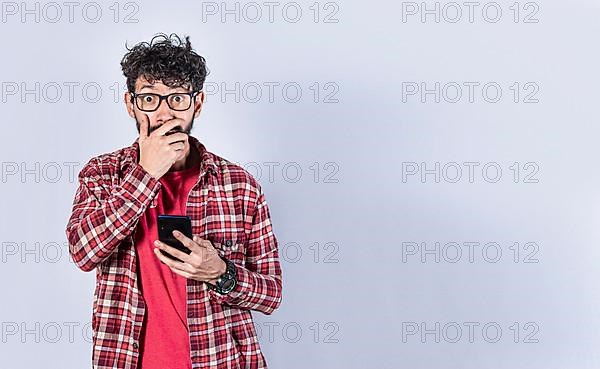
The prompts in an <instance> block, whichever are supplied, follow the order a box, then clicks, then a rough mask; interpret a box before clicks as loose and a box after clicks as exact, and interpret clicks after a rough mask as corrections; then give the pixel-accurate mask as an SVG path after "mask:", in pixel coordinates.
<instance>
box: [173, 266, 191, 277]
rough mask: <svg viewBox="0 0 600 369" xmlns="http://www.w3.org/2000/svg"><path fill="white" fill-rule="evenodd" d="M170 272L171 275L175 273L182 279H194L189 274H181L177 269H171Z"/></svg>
mask: <svg viewBox="0 0 600 369" xmlns="http://www.w3.org/2000/svg"><path fill="white" fill-rule="evenodd" d="M171 270H172V271H173V273H175V274H177V275H180V276H182V277H184V278H187V279H194V277H193V276H192V275H191V274H190V273H186V272H182V271H180V270H178V269H173V268H171Z"/></svg>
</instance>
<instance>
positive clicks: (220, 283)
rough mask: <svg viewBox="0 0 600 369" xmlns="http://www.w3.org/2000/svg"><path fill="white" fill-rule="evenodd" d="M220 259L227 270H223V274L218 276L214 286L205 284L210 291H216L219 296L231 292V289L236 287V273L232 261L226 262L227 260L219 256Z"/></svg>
mask: <svg viewBox="0 0 600 369" xmlns="http://www.w3.org/2000/svg"><path fill="white" fill-rule="evenodd" d="M221 259H223V261H224V262H225V264H226V265H227V269H225V273H223V274H221V275H220V276H219V278H217V281H216V282H215V284H214V285H212V284H210V283H206V285H207V286H208V288H210V289H211V290H213V291H217V292H218V293H220V294H221V295H225V294H227V293H229V292H231V291H233V289H234V288H235V286H236V285H237V272H236V269H235V264H234V263H233V261H231V260H228V259H226V258H224V257H223V256H221Z"/></svg>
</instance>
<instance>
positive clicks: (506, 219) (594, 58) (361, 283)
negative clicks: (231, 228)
mask: <svg viewBox="0 0 600 369" xmlns="http://www.w3.org/2000/svg"><path fill="white" fill-rule="evenodd" d="M36 4H37V5H36ZM436 4H438V5H437V6H438V7H439V8H438V9H439V12H436V11H435V9H436ZM1 6H2V9H1V10H2V13H1V16H2V22H1V23H0V32H1V35H2V36H3V37H2V46H1V48H2V51H1V55H2V57H1V58H0V81H1V83H2V85H1V88H2V89H1V93H2V95H1V96H0V98H1V99H2V104H1V111H0V112H1V114H0V115H1V119H2V121H3V124H2V134H1V136H0V137H1V144H0V158H1V164H2V167H1V170H2V173H0V174H1V178H2V181H1V183H0V189H1V192H0V203H1V204H2V209H3V211H1V212H0V224H2V226H0V227H1V228H0V229H1V233H0V240H1V242H2V249H1V250H2V253H1V255H0V256H1V258H2V259H1V267H0V281H2V282H0V283H1V286H2V303H1V304H0V321H1V324H2V326H1V332H0V333H1V343H0V367H2V368H15V367H22V368H35V367H42V366H43V367H45V368H84V367H89V365H90V359H91V338H90V335H91V330H90V328H89V321H90V317H91V307H92V305H91V304H92V295H93V287H94V278H95V276H94V273H89V274H86V273H83V272H81V271H80V270H78V269H77V268H76V267H75V266H74V264H73V263H72V262H71V261H70V258H69V255H68V248H67V245H66V238H65V235H64V230H65V226H66V222H67V219H68V217H69V215H70V211H71V203H72V200H73V195H74V193H75V189H76V187H77V181H76V175H77V173H78V172H79V170H80V169H81V168H82V166H83V164H85V163H86V162H87V160H89V158H91V157H92V156H96V155H99V154H101V153H105V152H109V151H113V150H116V149H118V148H121V147H124V146H127V145H129V144H131V143H132V142H133V141H134V140H135V138H136V136H137V131H136V129H135V122H133V121H132V120H131V119H130V118H129V116H128V115H127V114H126V111H125V108H124V106H123V104H122V102H121V101H120V99H121V96H122V92H121V90H122V89H124V88H125V80H124V78H123V77H122V74H121V71H120V67H119V61H120V59H121V57H122V56H123V54H124V53H125V48H124V44H125V41H127V42H128V43H129V45H133V44H134V43H136V42H139V41H143V40H149V39H150V38H151V36H152V35H153V34H155V33H157V32H166V33H170V32H176V33H178V34H189V35H190V36H191V41H192V44H193V46H194V47H195V49H196V50H197V51H198V52H199V53H200V54H202V55H204V56H205V57H206V58H207V61H208V67H209V69H210V71H211V74H210V75H209V77H208V80H207V83H208V85H207V86H210V88H211V89H212V90H211V91H210V95H209V96H208V101H207V104H206V106H205V110H204V112H203V114H202V115H201V117H200V118H199V119H198V120H197V121H196V126H195V129H194V131H193V134H194V135H195V136H196V137H198V138H199V139H200V140H201V141H203V142H204V143H205V144H206V146H207V147H208V148H209V150H211V151H213V152H215V153H217V154H219V155H222V156H224V157H226V158H228V159H230V160H232V161H234V162H238V163H241V164H244V165H246V167H247V168H248V169H249V170H251V172H253V173H255V174H256V175H257V178H258V179H259V181H260V182H261V183H262V185H263V186H264V188H265V191H266V194H267V199H268V202H269V204H270V208H271V215H272V217H273V224H274V230H275V233H276V235H277V237H278V240H279V242H280V247H281V252H282V267H283V273H284V281H285V284H284V301H283V304H282V306H281V308H280V309H279V310H278V311H276V312H275V313H274V314H273V315H271V316H264V315H262V314H260V313H256V314H254V316H255V320H256V325H257V327H258V330H259V332H261V337H260V340H261V343H262V347H263V349H264V351H265V355H266V358H267V361H268V363H269V365H270V367H271V368H275V369H277V368H286V369H295V368H329V369H331V368H356V369H362V368H412V369H416V368H462V369H469V368H473V369H475V368H477V369H480V368H511V369H515V368H544V369H551V368H579V369H583V368H598V367H599V366H600V357H599V354H598V350H597V347H598V345H600V333H599V332H600V315H599V314H598V310H599V309H598V297H599V293H600V289H599V287H598V282H597V281H598V280H599V279H600V268H599V266H598V265H599V263H598V256H600V252H599V251H598V243H599V241H600V231H599V228H598V224H599V223H600V195H599V193H600V192H599V188H600V169H598V167H597V157H598V155H599V154H600V152H599V151H600V148H599V147H598V144H597V143H598V136H599V134H600V129H599V128H598V124H597V122H598V106H599V105H598V101H599V98H600V93H599V92H598V82H599V80H600V72H599V71H598V65H599V62H600V53H599V52H598V48H597V36H598V34H599V31H600V29H599V28H600V27H599V24H600V22H599V21H598V20H599V15H600V3H598V2H597V1H589V0H588V1H584V0H578V1H571V2H564V1H556V0H547V1H543V2H541V1H537V2H526V1H523V2H517V3H515V1H514V0H511V1H498V2H492V3H489V2H474V3H467V4H465V3H463V2H458V3H451V2H438V3H436V2H434V1H427V2H425V3H421V2H420V1H419V2H415V3H411V2H394V1H375V2H365V1H355V0H347V1H339V2H327V1H323V2H316V3H315V1H314V0H311V1H296V2H277V3H275V4H274V5H271V6H273V8H272V9H273V19H272V22H271V21H270V20H269V14H268V12H269V5H268V4H264V3H263V2H258V3H250V5H248V3H246V2H241V3H238V5H237V6H238V8H237V9H239V12H237V16H239V22H236V19H235V16H236V10H235V9H236V3H235V2H232V1H228V2H227V3H221V2H220V1H219V2H193V1H179V2H173V3H166V2H157V1H153V2H149V1H148V2H146V1H145V2H137V3H136V2H119V3H114V2H112V1H111V2H108V1H107V2H96V3H92V2H89V3H88V2H81V3H77V5H75V7H74V8H73V15H72V22H71V21H70V19H69V7H68V6H67V5H65V4H64V3H46V2H39V3H36V2H26V3H21V2H2V3H1ZM36 7H37V8H36ZM98 8H100V9H101V11H102V13H101V14H99V13H97V12H96V10H97V9H98ZM225 8H227V9H232V10H233V13H227V12H225ZM257 8H259V9H260V10H261V11H262V17H261V18H260V19H258V20H257V21H256V22H253V20H255V18H256V15H257V13H256V9H257ZM284 8H285V9H286V11H287V13H286V14H285V15H283V14H282V11H283V10H284ZM298 8H300V9H301V11H302V13H301V15H300V16H299V17H298V16H297V15H296V12H295V10H296V9H298ZM425 8H426V9H430V10H431V9H433V10H434V11H433V13H428V12H427V11H426V9H425ZM498 8H499V9H501V12H502V13H501V14H499V13H497V12H496V11H497V9H498ZM28 9H29V11H28ZM117 9H118V10H119V11H118V12H117ZM316 9H319V12H318V13H317V12H316ZM470 9H471V10H472V11H473V13H472V18H470V14H469V11H470ZM484 9H485V10H484ZM517 9H518V11H517ZM57 10H60V11H61V14H60V16H59V14H58V13H57ZM457 10H460V11H461V12H462V17H461V18H460V19H457V18H458V13H457ZM482 12H483V14H482ZM82 13H83V14H82ZM436 13H437V16H439V22H436V19H435V18H436ZM422 16H423V17H425V18H424V20H423V19H422ZM36 17H37V18H38V19H36ZM221 17H225V19H224V21H223V20H222V19H221ZM296 20H297V21H296ZM455 20H456V21H455ZM115 21H116V22H115ZM236 83H239V88H238V92H239V93H240V96H239V101H236V97H235V95H234V94H227V93H223V90H235V89H236ZM270 83H275V84H278V85H275V87H274V94H273V95H272V101H270V99H269V88H268V86H269V85H270ZM436 83H439V86H440V87H439V89H438V92H439V102H436V96H435V94H434V93H426V92H424V90H425V89H428V90H433V91H435V88H436ZM286 84H287V86H288V89H287V90H286V92H285V93H283V92H282V87H283V86H284V85H286ZM69 86H73V87H72V88H73V89H72V90H70V89H69ZM256 86H260V92H261V94H262V95H261V97H260V98H258V99H255V97H256V91H257V90H256ZM415 86H416V87H418V91H414V90H412V89H413V88H414V87H415ZM457 86H458V87H459V88H460V92H461V96H460V97H459V98H456V99H455V97H456V96H457V95H456V93H457ZM469 86H472V88H473V90H472V91H471V92H472V95H471V96H469V93H470V89H469ZM484 86H485V89H484ZM294 87H296V88H298V87H299V90H300V91H301V96H300V97H299V98H298V99H297V101H295V102H293V100H294V99H295V95H296V93H295V90H294ZM498 89H500V91H501V95H500V96H498V97H497V93H496V92H497V91H498ZM71 92H72V93H71ZM316 92H318V94H316ZM57 93H59V95H57ZM98 93H100V94H101V95H98ZM494 99H496V100H497V101H496V102H491V101H493V100H494ZM256 100H257V101H256ZM454 100H458V101H456V102H452V101H454ZM536 101H537V102H536ZM271 162H275V163H277V164H269V163H271ZM315 163H316V164H315ZM411 163H416V167H415V166H414V164H411ZM421 163H424V164H423V165H424V167H422V168H421ZM436 163H439V170H437V171H436V170H435V168H436ZM453 163H454V164H453ZM465 163H467V164H465ZM468 163H472V164H468ZM515 163H517V164H515ZM271 166H273V168H274V169H275V170H274V172H273V175H272V176H270V175H269V168H270V167H271ZM284 167H286V168H288V172H287V176H286V175H285V174H283V173H282V168H284ZM297 167H299V168H300V169H301V171H302V172H301V176H300V177H299V178H298V179H297V181H296V180H293V177H295V174H296V173H295V169H294V168H297ZM484 167H485V168H486V171H485V172H482V169H483V168H484ZM317 168H318V170H317ZM415 168H416V170H413V169H415ZM457 168H459V169H460V170H461V176H460V177H457V171H456V169H457ZM469 168H473V169H474V171H473V174H472V177H471V178H470V175H469ZM258 169H260V170H261V171H262V175H259V172H258ZM422 169H425V170H429V172H426V173H429V174H426V175H425V177H424V180H422V177H421V174H422V173H423V171H422ZM498 169H500V170H501V175H500V176H499V177H498V178H496V179H494V177H496V173H497V170H498ZM436 172H437V175H439V182H436V178H435V177H436ZM317 173H318V176H317V177H315V176H316V175H317ZM412 173H416V174H412ZM403 177H404V178H403ZM471 242H472V243H477V244H478V246H473V247H472V248H470V246H469V245H471ZM411 243H416V245H417V247H418V248H414V245H415V244H411ZM436 243H438V244H437V246H436ZM425 249H427V250H433V251H431V252H426V251H424V250H425ZM457 250H460V251H461V252H462V254H457ZM469 250H474V251H473V254H472V255H469ZM317 251H318V252H317ZM299 252H300V253H299ZM498 252H501V254H497V253H498ZM436 253H437V254H438V255H439V262H436V260H435V258H436ZM270 327H271V328H270ZM470 327H471V328H472V331H471V330H470ZM270 329H272V331H271V330H270ZM298 334H299V335H298Z"/></svg>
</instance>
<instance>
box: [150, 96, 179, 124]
mask: <svg viewBox="0 0 600 369" xmlns="http://www.w3.org/2000/svg"><path fill="white" fill-rule="evenodd" d="M152 114H153V116H154V120H155V121H156V122H157V123H159V124H161V125H162V124H164V123H165V122H167V121H169V120H171V119H173V118H175V116H174V115H173V111H172V110H171V108H169V105H168V104H167V101H166V100H162V101H161V102H160V105H159V106H158V109H156V110H155V111H154V112H153V113H152Z"/></svg>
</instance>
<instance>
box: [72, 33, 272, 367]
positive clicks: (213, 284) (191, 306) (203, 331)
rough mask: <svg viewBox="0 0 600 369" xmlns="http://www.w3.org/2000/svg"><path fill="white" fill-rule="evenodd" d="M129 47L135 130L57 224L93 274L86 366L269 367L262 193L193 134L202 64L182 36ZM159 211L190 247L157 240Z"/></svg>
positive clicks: (84, 178)
mask: <svg viewBox="0 0 600 369" xmlns="http://www.w3.org/2000/svg"><path fill="white" fill-rule="evenodd" d="M128 51H129V52H128V53H127V54H126V55H125V57H124V58H123V60H122V61H121V66H122V69H123V73H124V75H125V77H126V78H127V87H128V91H127V92H126V93H125V105H126V108H127V112H128V113H129V115H130V116H131V117H132V118H134V119H135V121H136V125H137V128H138V132H139V137H138V138H137V139H136V140H135V142H133V143H132V145H131V146H129V147H126V148H123V149H120V150H117V151H114V152H111V153H107V154H103V155H99V156H97V157H94V158H92V159H91V160H90V161H89V162H88V163H87V164H86V165H85V166H84V168H83V169H82V170H81V172H80V173H79V177H78V178H79V183H80V184H79V187H78V189H77V192H76V194H75V199H74V201H73V213H72V215H71V217H70V219H69V222H68V224H67V228H66V234H67V238H68V240H69V252H70V255H71V257H72V259H73V260H74V262H75V263H76V265H77V266H78V267H79V268H80V269H82V270H83V271H91V270H94V269H95V270H96V281H97V282H96V289H95V292H94V303H93V314H92V330H93V354H92V361H93V367H94V368H98V369H101V368H123V369H125V368H127V369H132V368H141V369H154V368H156V369H166V368H173V369H180V368H184V369H185V368H214V369H218V368H223V369H225V368H248V369H249V368H266V367H267V364H266V361H265V358H264V356H263V354H262V352H261V349H260V346H259V343H258V339H257V335H256V330H255V327H254V323H253V320H252V315H251V310H256V311H260V312H262V313H264V314H271V313H272V312H273V311H274V310H275V309H277V308H278V307H279V305H280V304H281V290H282V280H281V269H280V263H279V254H278V246H277V240H276V238H275V235H274V234H273V230H272V224H271V219H270V214H269V209H268V206H267V203H266V200H265V195H264V193H263V191H262V189H261V187H260V185H259V184H258V183H257V181H256V180H255V179H254V178H253V177H252V176H251V175H250V174H249V173H248V172H247V171H245V170H244V169H242V168H241V167H240V166H238V165H235V164H233V163H231V162H229V161H228V160H226V159H224V158H222V157H220V156H217V155H215V154H213V153H211V152H209V151H207V150H206V148H205V147H204V145H203V144H202V143H200V142H199V141H198V140H197V139H196V138H194V137H193V136H191V135H190V131H191V129H192V126H193V122H194V118H196V117H198V116H199V115H200V112H201V110H202V105H203V103H204V97H205V96H204V92H203V91H202V87H203V84H204V80H205V78H206V74H207V70H206V65H205V60H204V58H203V57H202V56H199V55H197V54H196V53H195V52H194V51H193V50H192V48H191V45H190V42H189V37H186V38H185V43H183V42H182V41H181V39H180V38H179V37H177V36H176V35H170V36H167V35H164V34H161V35H159V36H156V37H154V38H153V39H152V40H151V41H150V43H140V44H137V45H136V46H134V47H133V48H132V49H128ZM159 214H168V215H187V216H189V217H190V218H191V220H192V231H193V232H192V233H193V238H192V239H190V238H188V237H186V236H184V235H182V234H181V233H177V232H174V234H173V236H174V237H175V238H176V239H178V240H180V241H181V242H182V243H183V244H184V245H185V246H186V247H187V248H188V249H189V250H191V252H190V254H187V253H184V252H182V251H179V250H177V249H175V248H173V247H171V246H168V245H166V244H164V243H161V242H159V241H157V239H158V230H157V215H159ZM163 252H164V253H167V254H169V255H171V256H173V257H175V258H177V259H179V260H180V261H177V260H175V259H173V258H170V257H167V256H165V254H163Z"/></svg>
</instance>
